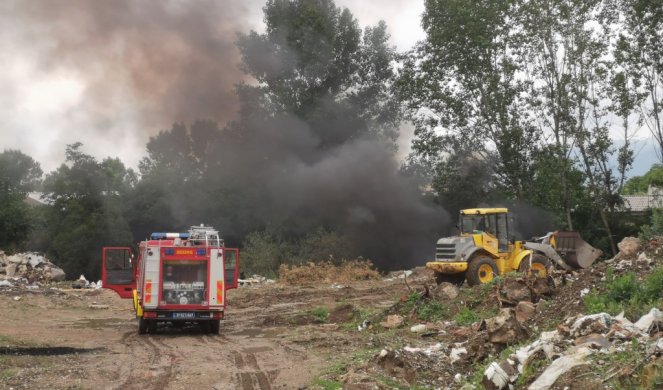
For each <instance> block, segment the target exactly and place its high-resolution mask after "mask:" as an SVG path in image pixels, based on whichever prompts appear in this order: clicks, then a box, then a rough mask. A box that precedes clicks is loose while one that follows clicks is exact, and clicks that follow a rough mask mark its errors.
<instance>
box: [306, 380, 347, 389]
mask: <svg viewBox="0 0 663 390" xmlns="http://www.w3.org/2000/svg"><path fill="white" fill-rule="evenodd" d="M313 386H316V387H317V388H320V389H323V390H338V389H342V388H343V383H341V382H339V381H332V380H327V379H321V378H318V379H316V380H314V381H313Z"/></svg>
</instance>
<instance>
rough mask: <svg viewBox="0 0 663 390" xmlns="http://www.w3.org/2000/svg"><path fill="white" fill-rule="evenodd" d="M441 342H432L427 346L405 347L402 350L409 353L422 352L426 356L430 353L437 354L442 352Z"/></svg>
mask: <svg viewBox="0 0 663 390" xmlns="http://www.w3.org/2000/svg"><path fill="white" fill-rule="evenodd" d="M442 348H443V346H442V343H437V344H434V345H432V346H430V347H428V348H412V347H405V348H403V350H404V351H405V352H409V353H422V354H424V355H426V356H432V355H439V354H441V353H442Z"/></svg>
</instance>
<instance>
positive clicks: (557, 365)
mask: <svg viewBox="0 0 663 390" xmlns="http://www.w3.org/2000/svg"><path fill="white" fill-rule="evenodd" d="M591 354H592V351H591V350H590V349H589V348H585V347H581V348H578V349H577V350H575V351H574V352H573V353H571V354H568V355H565V356H562V357H560V358H558V359H556V360H555V361H553V362H552V364H551V365H550V366H548V368H546V370H545V371H543V373H542V374H541V375H540V376H539V377H538V378H537V379H536V380H535V381H534V382H533V383H532V384H531V385H530V386H529V387H528V389H529V390H548V389H550V388H551V387H552V385H554V384H555V381H557V378H559V377H560V376H561V375H562V374H564V373H565V372H567V371H569V370H571V369H572V368H573V367H576V366H579V365H581V364H587V361H586V359H587V357H588V356H589V355H591Z"/></svg>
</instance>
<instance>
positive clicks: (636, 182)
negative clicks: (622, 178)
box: [622, 164, 663, 195]
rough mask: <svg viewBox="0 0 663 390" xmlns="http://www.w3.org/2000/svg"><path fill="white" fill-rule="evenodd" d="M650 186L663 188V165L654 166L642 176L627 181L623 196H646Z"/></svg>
mask: <svg viewBox="0 0 663 390" xmlns="http://www.w3.org/2000/svg"><path fill="white" fill-rule="evenodd" d="M649 186H655V187H663V165H661V164H654V165H652V167H651V168H649V171H647V173H645V174H644V175H642V176H634V177H632V178H630V179H628V180H627V181H626V184H624V189H623V190H622V194H624V195H646V194H647V190H648V189H649Z"/></svg>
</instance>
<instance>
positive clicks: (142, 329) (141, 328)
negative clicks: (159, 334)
mask: <svg viewBox="0 0 663 390" xmlns="http://www.w3.org/2000/svg"><path fill="white" fill-rule="evenodd" d="M145 333H147V320H146V319H144V318H143V317H138V334H145Z"/></svg>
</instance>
